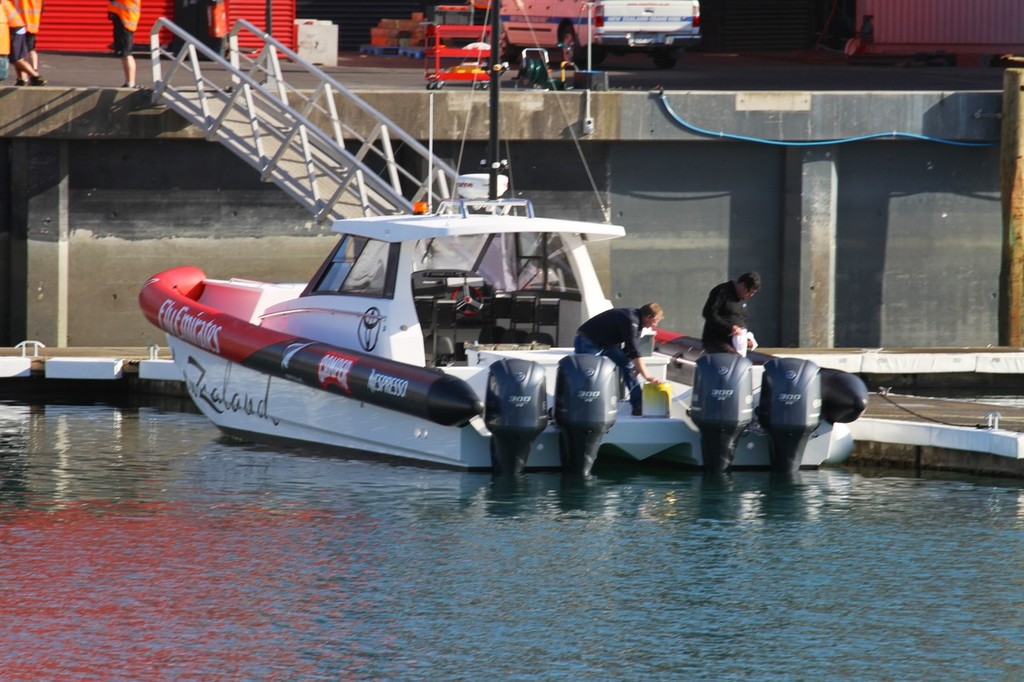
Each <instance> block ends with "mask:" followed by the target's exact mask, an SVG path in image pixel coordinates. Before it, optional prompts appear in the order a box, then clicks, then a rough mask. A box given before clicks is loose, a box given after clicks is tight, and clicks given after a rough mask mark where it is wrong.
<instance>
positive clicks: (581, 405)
mask: <svg viewBox="0 0 1024 682" xmlns="http://www.w3.org/2000/svg"><path fill="white" fill-rule="evenodd" d="M618 402H619V368H618V367H616V365H615V363H614V362H612V361H611V360H610V359H608V358H606V357H603V356H600V355H581V354H574V355H566V356H565V357H564V358H562V359H561V360H559V361H558V374H557V375H556V377H555V422H556V423H557V424H558V426H559V429H560V431H559V437H558V446H559V453H560V454H561V458H562V473H563V474H573V475H579V476H587V475H589V474H590V469H591V468H592V467H593V466H594V460H595V459H597V449H598V447H599V446H600V445H601V439H602V438H604V435H605V434H606V433H608V430H609V429H610V428H612V426H614V425H615V416H616V408H617V407H618Z"/></svg>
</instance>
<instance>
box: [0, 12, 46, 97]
mask: <svg viewBox="0 0 1024 682" xmlns="http://www.w3.org/2000/svg"><path fill="white" fill-rule="evenodd" d="M0 12H3V14H4V17H5V18H6V20H7V27H8V35H9V36H10V41H11V47H10V50H11V56H10V62H11V64H13V65H14V71H15V72H16V73H17V74H18V80H17V81H15V85H46V80H45V79H44V78H43V77H42V76H40V75H39V72H38V71H36V70H35V69H34V68H33V67H32V65H31V64H29V62H28V46H27V44H26V42H25V36H26V35H28V30H27V29H26V28H25V20H24V19H22V18H21V15H20V14H18V10H17V9H15V8H14V4H13V3H12V2H11V0H0Z"/></svg>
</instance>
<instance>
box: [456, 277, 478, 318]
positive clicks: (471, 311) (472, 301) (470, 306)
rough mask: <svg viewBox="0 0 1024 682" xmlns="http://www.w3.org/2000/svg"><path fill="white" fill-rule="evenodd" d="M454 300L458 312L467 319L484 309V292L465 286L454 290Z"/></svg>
mask: <svg viewBox="0 0 1024 682" xmlns="http://www.w3.org/2000/svg"><path fill="white" fill-rule="evenodd" d="M452 300H453V301H455V311H456V312H458V313H460V314H461V315H463V316H465V317H473V316H474V315H478V314H479V313H480V310H481V309H482V308H483V307H484V292H482V291H480V289H478V288H477V287H471V286H469V285H467V284H464V285H462V286H459V287H455V288H454V289H452Z"/></svg>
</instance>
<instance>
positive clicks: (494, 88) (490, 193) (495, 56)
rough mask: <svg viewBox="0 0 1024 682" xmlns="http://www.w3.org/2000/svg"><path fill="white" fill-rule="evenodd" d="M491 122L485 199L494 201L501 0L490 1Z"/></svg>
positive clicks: (496, 193)
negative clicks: (488, 179) (488, 178)
mask: <svg viewBox="0 0 1024 682" xmlns="http://www.w3.org/2000/svg"><path fill="white" fill-rule="evenodd" d="M489 7H490V10H491V17H490V18H491V61H490V65H491V78H490V88H491V100H490V101H491V120H490V132H489V136H488V139H487V165H488V173H489V174H490V176H489V177H490V182H488V183H487V184H488V188H487V198H488V199H490V200H491V201H494V200H495V199H497V198H498V168H499V167H500V165H501V163H500V161H499V160H498V153H499V152H498V88H499V85H498V83H499V81H500V79H501V71H502V67H501V54H500V53H501V46H500V45H499V43H500V42H501V40H500V37H501V0H491V1H490V3H489Z"/></svg>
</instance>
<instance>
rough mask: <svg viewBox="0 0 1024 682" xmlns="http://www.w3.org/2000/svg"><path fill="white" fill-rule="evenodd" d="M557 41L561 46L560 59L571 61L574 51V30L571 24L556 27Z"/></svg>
mask: <svg viewBox="0 0 1024 682" xmlns="http://www.w3.org/2000/svg"><path fill="white" fill-rule="evenodd" d="M558 43H559V45H560V46H561V47H562V61H563V62H572V60H573V56H574V55H575V53H576V32H575V31H573V30H572V24H562V25H561V26H560V27H559V28H558Z"/></svg>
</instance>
